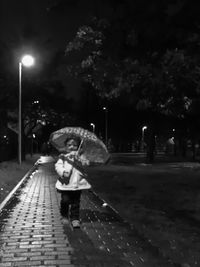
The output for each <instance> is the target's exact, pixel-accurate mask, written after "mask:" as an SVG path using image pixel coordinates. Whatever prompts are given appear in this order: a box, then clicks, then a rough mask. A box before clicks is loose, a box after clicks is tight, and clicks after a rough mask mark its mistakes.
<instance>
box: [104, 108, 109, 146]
mask: <svg viewBox="0 0 200 267" xmlns="http://www.w3.org/2000/svg"><path fill="white" fill-rule="evenodd" d="M103 110H104V111H105V143H106V146H107V145H108V109H107V107H103Z"/></svg>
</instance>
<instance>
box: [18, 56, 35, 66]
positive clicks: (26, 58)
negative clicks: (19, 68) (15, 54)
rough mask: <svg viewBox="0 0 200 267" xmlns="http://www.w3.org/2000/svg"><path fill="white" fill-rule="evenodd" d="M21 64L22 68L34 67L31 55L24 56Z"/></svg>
mask: <svg viewBox="0 0 200 267" xmlns="http://www.w3.org/2000/svg"><path fill="white" fill-rule="evenodd" d="M21 62H22V64H23V65H24V66H26V67H31V66H32V65H34V62H35V60H34V58H33V57H32V56H31V55H25V56H23V57H22V59H21Z"/></svg>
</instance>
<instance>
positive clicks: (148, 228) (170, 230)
mask: <svg viewBox="0 0 200 267" xmlns="http://www.w3.org/2000/svg"><path fill="white" fill-rule="evenodd" d="M88 172H89V176H88V180H89V182H90V183H91V184H92V186H93V189H94V191H95V192H96V193H97V194H99V195H100V196H101V197H102V198H103V199H104V200H105V201H106V202H107V203H108V204H110V205H111V206H112V207H114V208H115V209H116V210H117V211H118V212H119V213H120V215H121V216H122V217H123V218H124V219H126V220H127V221H128V222H129V223H131V224H132V225H133V226H134V228H136V229H137V231H138V232H139V233H141V235H142V236H145V238H146V239H147V240H150V242H151V243H152V244H153V245H154V246H156V247H158V248H159V249H160V250H161V251H162V252H163V253H164V254H165V255H168V256H169V257H170V258H171V259H172V260H174V262H177V261H180V260H181V261H182V263H187V264H191V265H187V266H193V265H192V264H194V262H195V259H196V260H197V258H196V257H194V255H199V252H198V251H199V245H198V244H199V242H200V238H199V224H200V215H199V211H200V194H199V192H200V185H199V177H200V164H199V163H171V164H170V163H165V164H154V165H145V164H144V165H142V164H136V165H133V166H119V165H110V166H104V167H93V168H90V169H89V170H88ZM198 260H199V256H198ZM181 266H182V265H181Z"/></svg>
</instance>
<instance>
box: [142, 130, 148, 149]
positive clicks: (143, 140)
mask: <svg viewBox="0 0 200 267" xmlns="http://www.w3.org/2000/svg"><path fill="white" fill-rule="evenodd" d="M146 129H147V126H143V127H142V142H141V150H142V151H143V150H144V131H145V130H146Z"/></svg>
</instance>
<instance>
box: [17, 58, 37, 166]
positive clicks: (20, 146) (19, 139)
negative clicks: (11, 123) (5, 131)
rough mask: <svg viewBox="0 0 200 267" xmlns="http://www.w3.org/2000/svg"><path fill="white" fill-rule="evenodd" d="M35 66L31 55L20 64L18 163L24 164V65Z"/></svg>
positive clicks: (22, 59)
mask: <svg viewBox="0 0 200 267" xmlns="http://www.w3.org/2000/svg"><path fill="white" fill-rule="evenodd" d="M33 64H34V58H33V57H32V56H31V55H25V56H23V57H22V58H21V60H20V62H19V114H18V120H19V122H18V127H19V128H18V132H19V133H18V161H19V164H20V165H21V162H22V100H21V99H22V96H21V95H22V65H23V66H25V67H31V66H32V65H33Z"/></svg>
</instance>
